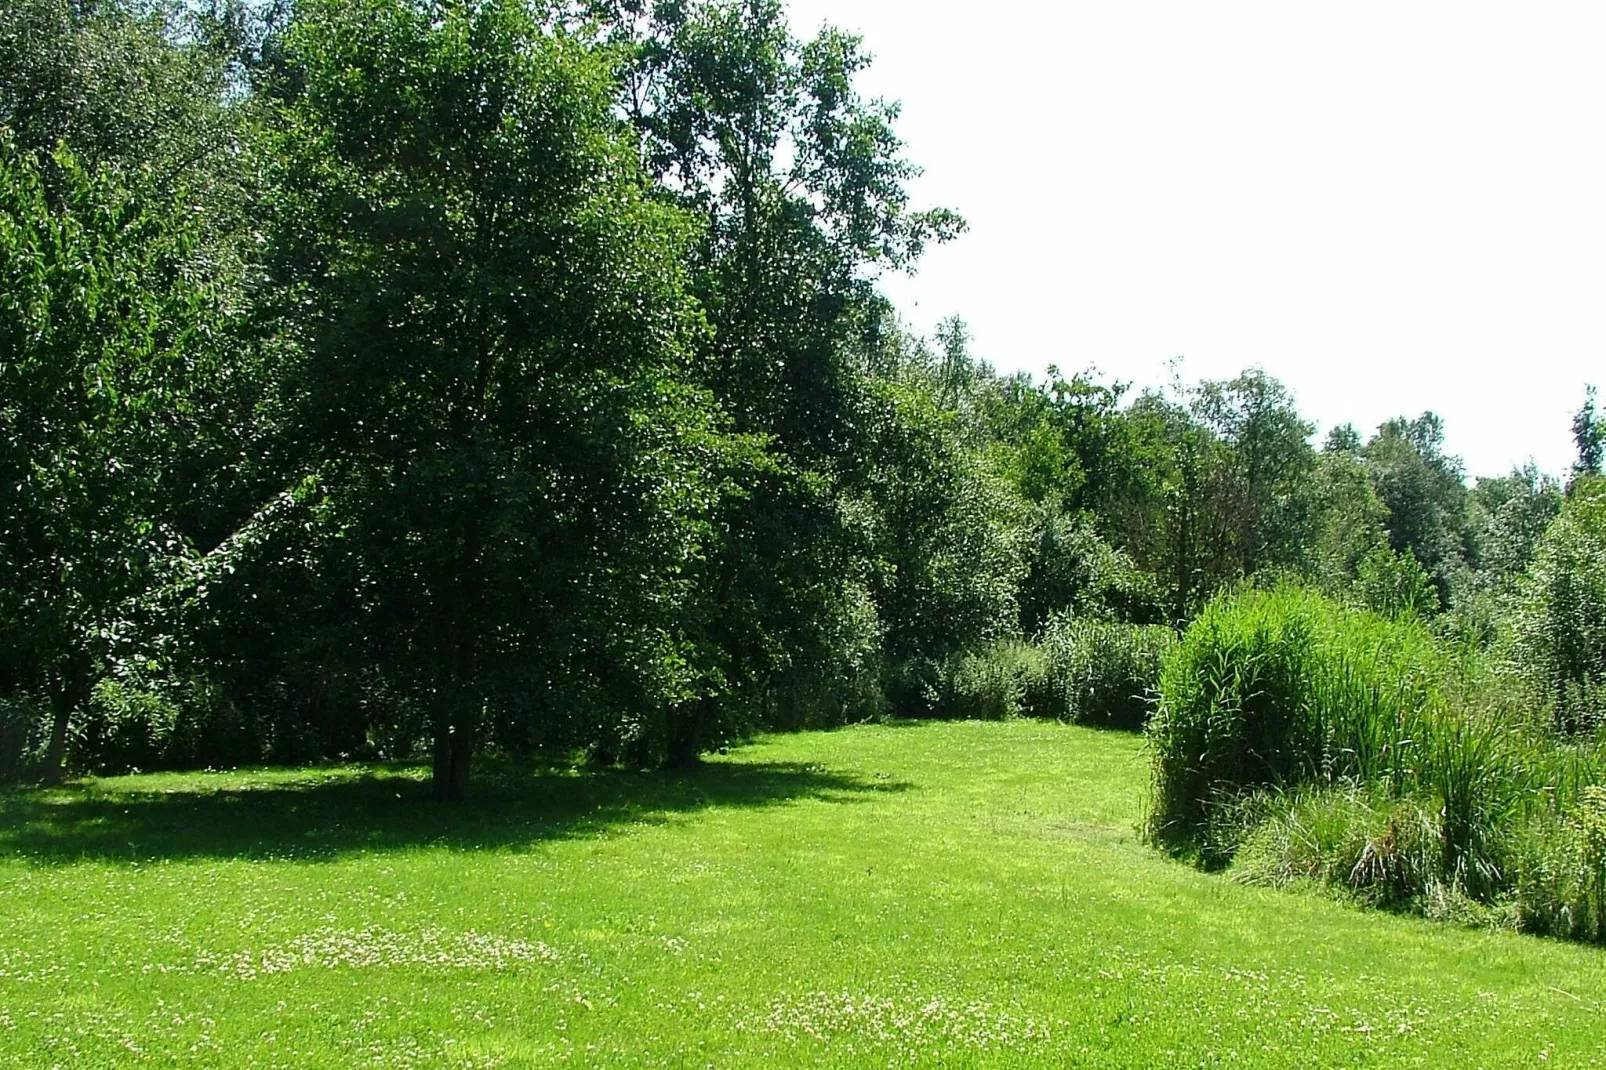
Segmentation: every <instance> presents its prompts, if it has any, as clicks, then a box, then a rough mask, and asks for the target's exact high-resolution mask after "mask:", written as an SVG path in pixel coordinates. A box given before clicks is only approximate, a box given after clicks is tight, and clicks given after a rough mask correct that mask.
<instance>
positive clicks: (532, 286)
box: [273, 0, 723, 798]
mask: <svg viewBox="0 0 1606 1070" xmlns="http://www.w3.org/2000/svg"><path fill="white" fill-rule="evenodd" d="M285 50H286V56H287V59H288V63H289V66H290V68H291V69H292V70H294V71H295V72H296V83H297V84H298V85H299V91H298V92H297V93H296V94H295V95H294V96H293V97H292V98H291V99H290V100H289V101H288V102H287V103H286V104H285V106H284V107H283V109H282V111H281V112H280V115H279V118H278V120H277V135H276V141H275V145H274V149H275V154H276V158H277V162H278V164H279V167H280V168H281V170H280V172H279V174H278V175H277V176H276V177H277V181H278V193H277V197H276V201H275V203H274V206H273V209H274V215H273V218H274V221H275V250H276V252H275V270H276V274H277V279H278V281H279V284H280V287H281V290H280V303H281V307H282V309H283V314H284V330H285V331H286V332H288V333H289V334H290V335H291V336H292V337H294V338H295V339H296V341H297V348H298V352H299V355H298V356H297V357H296V358H295V359H293V360H291V361H289V362H288V363H287V366H286V369H285V373H284V374H285V380H286V382H285V385H284V387H283V391H284V393H285V395H286V396H287V397H289V398H291V399H292V400H293V415H294V419H293V420H292V421H291V422H290V428H291V431H292V432H293V434H294V435H295V436H296V438H297V442H298V444H299V446H300V447H301V450H300V455H301V463H302V464H304V465H306V466H307V467H308V469H309V470H312V471H315V472H316V473H317V474H318V476H319V478H320V480H321V481H322V483H323V484H324V486H325V488H326V502H325V504H324V506H323V507H322V508H321V510H320V517H321V521H322V524H323V532H322V535H323V539H324V542H325V545H326V547H328V549H326V550H325V551H324V553H325V556H326V559H327V560H328V561H329V562H330V564H329V566H328V567H329V568H330V569H331V570H332V572H333V575H335V576H337V577H344V578H345V580H346V582H347V583H348V584H349V585H350V589H351V595H350V600H351V604H352V606H353V609H354V612H355V613H356V615H357V616H358V617H359V618H360V620H361V622H362V628H363V631H364V635H365V640H366V642H367V643H368V644H369V649H370V650H371V657H372V659H373V662H374V664H375V665H376V666H377V667H378V668H379V670H380V671H381V672H382V674H383V676H384V677H385V679H386V682H387V683H386V686H388V687H390V688H392V689H394V690H396V691H397V692H399V693H400V694H402V695H404V696H406V697H407V698H408V699H409V700H410V701H411V703H412V704H414V705H415V706H416V707H417V708H419V709H420V710H421V711H423V713H424V716H425V717H426V718H427V721H428V726H429V727H428V734H429V736H430V737H431V739H432V740H433V747H434V752H433V753H434V784H435V792H436V794H437V796H439V797H444V798H456V797H460V796H462V795H463V794H464V793H465V791H466V790H467V783H468V775H469V769H470V762H471V757H472V754H473V753H474V751H475V749H476V747H477V746H479V745H480V744H481V743H482V742H483V740H484V739H485V735H486V733H487V731H489V730H490V728H491V727H492V726H495V725H501V726H504V728H506V727H507V726H509V725H510V722H511V723H512V725H513V726H514V727H516V728H520V729H522V730H523V731H524V733H525V736H526V739H533V740H535V741H537V742H545V743H548V744H552V745H557V744H561V743H563V742H565V741H567V742H576V743H578V742H594V741H597V740H599V739H607V740H611V741H613V744H614V746H613V748H612V749H614V750H615V751H618V750H621V749H626V748H630V749H632V750H633V751H634V752H638V753H639V755H640V757H641V758H642V759H643V760H652V758H653V757H654V756H655V755H656V756H657V758H658V760H661V759H662V755H663V748H664V747H665V746H666V742H665V741H666V739H667V738H668V737H670V736H673V734H674V732H675V715H676V711H677V710H679V709H680V708H682V707H685V706H686V705H688V704H690V703H691V702H693V701H694V700H695V698H696V697H697V695H698V693H699V691H700V689H701V688H702V686H703V681H702V680H701V678H700V675H699V670H698V667H697V665H698V661H697V657H696V651H695V649H694V648H693V643H692V639H691V637H690V636H688V634H687V631H686V629H685V628H684V627H683V625H682V618H681V615H682V610H683V609H684V608H685V605H686V604H687V601H688V599H689V597H690V590H691V588H692V587H693V585H694V577H693V575H692V570H693V569H694V568H695V567H696V563H697V560H698V556H699V552H700V548H701V545H702V541H703V539H704V536H705V534H706V524H707V519H708V515H709V513H710V510H711V509H712V507H713V505H714V504H715V500H716V497H717V494H716V490H715V487H714V485H713V483H712V481H711V473H712V471H713V470H714V468H715V466H716V461H717V456H716V455H717V454H719V452H720V451H721V450H722V449H723V445H722V443H723V439H722V438H721V437H720V436H719V435H718V434H717V432H716V428H715V424H714V421H713V418H712V415H711V410H710V408H709V406H708V404H707V400H706V398H705V397H704V396H703V395H702V394H701V393H700V392H699V391H698V390H697V389H696V388H695V387H693V386H691V385H688V383H687V373H688V370H689V364H688V361H689V353H690V346H691V343H692V341H693V339H694V337H695V335H696V333H697V331H698V330H699V317H698V315H697V311H696V308H695V306H694V305H693V304H692V302H691V301H690V300H689V299H688V297H687V295H686V292H685V288H684V285H685V284H684V279H683V274H682V270H681V258H682V256H683V253H684V250H685V249H686V248H687V243H688V242H689V241H690V240H691V238H692V236H693V233H694V231H693V229H692V226H691V222H690V220H689V219H688V218H687V217H686V216H685V215H684V214H682V213H680V212H678V211H676V210H674V209H672V208H669V207H667V206H665V205H662V204H660V203H655V201H654V199H653V198H652V197H651V196H649V194H648V192H647V190H646V187H645V184H644V182H643V179H642V176H641V175H640V173H639V170H638V163H637V157H638V153H637V147H636V144H635V141H634V139H633V138H632V137H629V136H627V132H626V131H625V130H624V129H622V128H621V127H620V126H619V124H618V122H617V121H616V120H615V118H614V116H613V113H612V105H613V96H614V82H613V71H612V69H611V67H610V63H609V58H608V57H607V56H606V55H604V54H603V53H601V52H600V51H599V50H598V49H596V48H595V47H592V46H590V45H588V44H587V43H586V42H585V41H583V40H582V39H580V38H577V37H576V36H574V35H572V34H569V33H565V32H562V31H557V32H554V31H552V30H550V29H549V28H548V27H547V26H546V25H545V24H544V23H543V22H542V21H541V20H540V18H539V17H538V16H537V14H536V13H535V12H533V11H532V10H531V9H530V8H529V7H528V6H527V5H525V4H523V3H520V2H517V0H493V2H487V3H482V4H473V5H465V4H458V3H452V2H445V0H443V2H432V0H363V2H360V3H345V2H335V0H308V2H305V3H302V4H301V5H300V6H299V8H298V10H297V13H296V20H295V22H294V24H293V25H292V27H291V28H290V31H289V33H288V37H287V39H286V42H285ZM576 720H578V721H579V722H581V723H579V724H576V723H574V722H575V721H576ZM509 730H511V729H509ZM565 733H567V736H565Z"/></svg>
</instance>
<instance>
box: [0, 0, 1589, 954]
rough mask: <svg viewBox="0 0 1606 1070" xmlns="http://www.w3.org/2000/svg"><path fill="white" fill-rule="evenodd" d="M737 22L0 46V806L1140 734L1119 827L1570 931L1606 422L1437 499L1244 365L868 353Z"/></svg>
mask: <svg viewBox="0 0 1606 1070" xmlns="http://www.w3.org/2000/svg"><path fill="white" fill-rule="evenodd" d="M868 62H869V56H868V53H867V52H866V51H865V49H864V46H863V43H862V42H861V41H860V40H858V39H857V38H855V37H853V36H852V35H849V34H845V33H842V32H840V31H837V30H834V29H831V28H825V29H822V30H821V31H820V32H819V33H818V34H816V35H814V36H812V37H808V38H798V37H797V36H795V35H794V34H793V33H792V32H791V31H790V30H789V29H788V23H787V21H786V19H785V16H784V11H783V9H782V6H781V4H780V3H779V2H773V0H742V2H730V0H665V2H659V3H652V4H648V3H645V2H641V0H598V2H595V3H572V4H571V3H532V2H524V0H478V2H468V0H453V2H444V0H443V2H429V0H299V2H297V3H295V4H293V5H292V4H290V3H289V2H288V0H271V2H268V3H246V2H238V3H235V2H229V0H217V2H214V3H212V4H210V5H206V4H202V5H195V4H189V5H184V4H162V3H158V2H144V0H12V2H9V3H7V4H6V5H5V6H4V8H3V9H0V488H3V493H0V777H3V778H6V779H11V780H27V781H34V780H42V781H44V782H46V783H57V782H59V781H60V780H61V779H62V778H63V777H64V776H66V775H68V774H70V773H115V772H124V771H130V770H149V769H158V768H202V767H221V766H233V765H237V764H243V763H258V762H272V763H281V764H306V763H317V762H324V761H330V760H367V759H388V758H396V759H411V758H420V757H425V756H428V757H429V758H430V760H431V762H432V768H433V785H434V791H435V794H436V795H437V796H438V797H440V798H443V799H450V798H460V797H462V796H464V795H465V794H466V793H467V792H468V789H469V784H470V774H471V770H472V766H473V760H474V756H475V755H477V754H484V753H498V754H508V755H534V754H541V755H557V756H563V757H564V758H566V759H573V758H574V757H576V756H581V757H583V758H584V760H586V761H588V762H591V763H594V764H596V765H599V766H609V765H617V764H625V765H629V766H634V767H644V768H645V767H657V766H665V765H670V766H677V765H687V764H691V763H695V762H696V760H697V758H698V755H699V754H702V753H706V752H707V751H709V750H711V749H714V748H717V747H720V746H723V745H725V744H727V743H729V742H732V741H735V740H739V739H741V738H743V737H745V736H747V735H750V734H751V733H753V732H755V731H758V730H761V729H795V728H801V727H827V726H832V725H840V724H845V723H852V722H861V721H866V720H875V719H882V718H887V717H923V716H936V715H941V716H979V717H1011V716H1021V715H1036V716H1047V717H1057V718H1062V719H1067V720H1075V721H1080V722H1084V723H1091V724H1108V725H1113V726H1117V727H1127V728H1134V729H1135V728H1144V729H1145V730H1146V731H1147V733H1148V738H1149V742H1150V750H1151V753H1152V755H1153V759H1154V783H1153V790H1152V799H1151V804H1150V818H1149V829H1148V831H1149V834H1150V835H1151V836H1152V838H1153V839H1154V840H1155V841H1156V842H1157V843H1159V844H1161V845H1163V846H1165V847H1167V848H1169V849H1171V850H1174V851H1176V852H1178V853H1179V854H1183V855H1186V856H1188V857H1191V858H1194V859H1196V860H1197V861H1199V862H1200V863H1202V864H1205V865H1211V866H1226V867H1231V868H1232V870H1233V872H1234V873H1236V874H1237V875H1238V876H1240V877H1241V878H1242V879H1246V880H1254V881H1261V882H1265V883H1272V884H1284V883H1290V882H1296V881H1312V880H1314V881H1317V882H1319V883H1322V884H1324V885H1326V886H1329V887H1332V888H1335V889H1338V890H1340V891H1341V892H1342V893H1343V894H1346V895H1353V896H1356V897H1359V898H1361V899H1363V900H1365V901H1367V902H1371V903H1374V904H1377V905H1382V906H1388V907H1392V908H1397V909H1410V910H1417V911H1421V912H1426V913H1430V914H1441V915H1445V916H1462V917H1473V918H1478V919H1481V920H1484V921H1494V922H1499V923H1509V924H1511V925H1513V926H1515V927H1518V928H1524V929H1528V930H1535V931H1545V932H1553V933H1558V934H1562V935H1568V936H1574V937H1579V938H1585V939H1593V940H1606V789H1603V788H1602V785H1603V784H1606V737H1603V735H1602V723H1603V720H1606V692H1603V690H1602V689H1603V687H1606V482H1603V481H1602V479H1601V476H1600V473H1601V466H1602V454H1603V446H1606V430H1603V425H1602V423H1601V422H1600V421H1599V419H1598V417H1597V414H1596V409H1595V400H1594V395H1593V392H1592V391H1590V392H1587V393H1586V394H1585V397H1584V400H1583V404H1582V406H1581V408H1580V409H1579V411H1578V413H1577V416H1576V418H1575V421H1574V424H1573V428H1572V430H1573V434H1574V438H1575V441H1576V443H1577V450H1578V455H1577V461H1576V464H1575V465H1574V467H1573V469H1572V471H1571V472H1570V473H1568V475H1567V478H1566V480H1565V482H1563V481H1562V480H1560V479H1557V478H1553V477H1551V476H1549V475H1546V474H1544V473H1541V472H1540V471H1538V470H1537V469H1535V468H1533V467H1531V466H1530V467H1528V468H1525V469H1522V470H1519V471H1515V472H1512V473H1509V474H1506V475H1501V476H1495V477H1479V478H1477V479H1476V480H1473V481H1471V482H1470V483H1469V481H1468V479H1467V477H1466V473H1465V472H1464V471H1463V469H1462V466H1461V463H1460V462H1459V461H1458V459H1457V458H1455V457H1453V456H1450V455H1448V454H1447V453H1446V452H1445V446H1444V441H1445V440H1444V428H1443V425H1442V423H1441V421H1440V420H1439V419H1438V418H1437V417H1436V416H1434V415H1433V414H1432V413H1424V414H1422V415H1420V416H1416V417H1414V418H1413V417H1401V418H1399V419H1395V420H1390V421H1388V422H1386V423H1384V424H1383V425H1382V426H1381V427H1378V428H1376V429H1375V430H1374V431H1372V432H1370V433H1368V434H1365V435H1363V434H1362V433H1360V432H1358V431H1357V430H1356V429H1354V428H1352V427H1350V426H1347V425H1345V426H1340V427H1338V428H1336V429H1334V430H1333V431H1332V432H1331V433H1329V434H1328V435H1327V436H1326V439H1325V441H1324V442H1322V443H1321V444H1320V445H1319V446H1318V445H1317V444H1315V443H1314V441H1313V439H1314V426H1313V424H1312V423H1311V422H1310V421H1309V420H1307V419H1306V418H1305V417H1303V416H1302V415H1301V414H1300V413H1299V411H1298V409H1297V407H1296V405H1295V403H1294V399H1293V398H1292V396H1291V395H1290V393H1289V392H1288V390H1287V389H1286V388H1285V387H1284V386H1283V385H1282V384H1280V383H1279V382H1277V381H1276V380H1275V379H1273V378H1272V377H1270V376H1268V375H1266V374H1265V373H1264V372H1262V371H1259V370H1256V369H1250V370H1247V371H1245V372H1244V373H1243V374H1241V375H1240V376H1238V377H1236V378H1233V379H1230V380H1224V381H1205V382H1185V381H1183V380H1182V379H1181V378H1180V376H1179V377H1178V378H1177V379H1176V380H1175V381H1174V382H1173V383H1171V384H1170V385H1169V386H1167V387H1165V388H1162V389H1146V390H1136V391H1135V390H1133V389H1132V388H1131V387H1130V386H1129V385H1128V384H1123V383H1120V382H1115V381H1111V380H1109V379H1108V378H1106V377H1103V376H1101V375H1099V374H1097V373H1096V372H1094V371H1091V370H1089V371H1085V372H1081V373H1077V374H1064V373H1061V372H1060V371H1059V370H1057V369H1051V370H1050V372H1049V374H1048V376H1047V377H1046V378H1045V379H1042V380H1037V379H1034V378H1033V377H1031V376H1029V375H1026V374H1024V373H1023V374H1016V375H1003V374H999V373H998V372H996V371H995V370H993V369H992V368H991V367H990V366H988V365H987V364H986V363H985V362H982V361H980V360H978V359H977V358H976V357H975V356H974V355H973V353H972V351H971V348H970V340H969V337H968V335H967V332H966V329H965V326H964V324H963V322H962V321H961V320H959V319H958V318H957V317H956V318H953V319H950V320H948V321H946V322H945V323H944V324H943V325H942V326H941V327H940V328H939V329H938V330H937V331H936V332H935V335H934V336H933V337H931V338H922V337H918V336H916V335H914V334H913V333H911V332H910V331H909V330H908V329H906V328H905V327H904V326H903V325H902V324H901V323H900V321H899V319H898V317H897V315H896V313H895V311H894V309H893V308H892V307H891V306H890V305H889V303H888V302H887V300H886V299H885V298H884V297H883V296H882V294H881V292H880V290H879V289H878V280H879V278H880V277H881V276H882V275H884V274H885V273H887V272H891V271H902V270H910V269H912V268H913V267H914V265H915V264H916V263H917V261H918V259H919V257H920V255H921V252H922V250H923V249H924V248H926V247H927V246H929V245H930V244H932V243H937V242H943V241H947V240H949V239H951V238H953V237H955V236H956V235H958V234H959V233H961V232H962V230H963V229H964V222H963V220H962V219H961V218H960V217H959V216H958V215H957V214H955V213H954V212H952V211H949V210H946V209H940V208H922V207H918V206H916V205H914V204H913V203H911V199H910V194H909V188H908V187H909V181H910V179H911V178H913V177H914V176H915V175H916V174H917V173H918V172H917V170H916V168H915V167H914V165H913V164H912V163H911V162H910V161H908V160H907V159H906V158H905V156H904V155H903V151H902V146H901V144H900V143H899V140H898V138H897V135H896V132H895V121H896V118H897V107H896V105H894V104H891V103H889V102H886V101H881V100H874V99H867V98H865V97H864V96H863V95H862V94H861V92H860V91H859V89H858V88H857V85H856V79H857V77H858V75H859V74H860V73H861V72H862V71H863V70H864V68H865V67H866V65H867V64H868Z"/></svg>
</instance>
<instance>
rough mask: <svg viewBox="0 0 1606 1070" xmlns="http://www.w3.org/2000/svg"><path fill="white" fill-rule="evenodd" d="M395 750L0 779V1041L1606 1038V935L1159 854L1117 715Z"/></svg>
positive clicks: (1025, 1048) (470, 1057)
mask: <svg viewBox="0 0 1606 1070" xmlns="http://www.w3.org/2000/svg"><path fill="white" fill-rule="evenodd" d="M419 776H420V774H419V773H418V771H416V770H413V769H407V768H397V769H372V768H352V769H337V770H318V771H315V772H305V771H303V772H260V771H256V772H241V773H226V774H209V775H201V776H142V777H130V778H123V779H115V780H98V781H91V782H87V783H84V784H80V785H78V786H76V787H73V788H71V789H67V790H63V791H57V792H53V793H48V794H42V793H37V792H26V793H19V794H14V795H11V796H0V1065H17V1066H27V1067H34V1066H38V1067H48V1066H51V1065H60V1066H63V1067H74V1068H77V1067H95V1066H136V1065H145V1064H152V1065H175V1064H176V1065H202V1066H229V1067H246V1066H253V1067H272V1066H295V1067H320V1068H323V1067H329V1068H344V1067H359V1066H374V1067H412V1066H418V1067H424V1066H430V1067H433V1066H508V1067H534V1066H547V1065H551V1064H554V1063H562V1062H569V1063H573V1064H576V1065H585V1066H638V1065H639V1066H686V1067H704V1066H717V1067H723V1066H737V1065H747V1066H786V1065H796V1064H807V1065H834V1066H906V1065H941V1066H968V1065H989V1066H991V1065H999V1066H1040V1065H1049V1066H1098V1067H1148V1066H1214V1065H1242V1066H1279V1067H1281V1066H1286V1067H1309V1066H1396V1065H1399V1066H1446V1067H1455V1068H1457V1070H1472V1068H1474V1067H1508V1066H1606V1014H1603V1011H1602V1005H1601V1002H1600V1001H1601V1000H1602V999H1603V998H1606V953H1602V952H1600V951H1598V950H1593V949H1589V948H1584V947H1576V946H1569V945H1565V944H1561V943H1553V942H1547V941H1542V940H1538V939H1532V938H1524V937H1517V936H1511V935H1507V934H1500V933H1483V932H1474V931H1468V930H1463V929H1457V928H1454V927H1451V926H1447V925H1436V924H1433V923H1428V922H1423V921H1418V920H1413V919H1408V918H1398V917H1391V916H1386V915H1380V914H1369V913H1363V912H1360V911H1357V910H1354V909H1351V908H1348V907H1345V906H1343V905H1340V904H1336V903H1332V902H1329V901H1326V900H1324V899H1321V898H1318V897H1314V896H1302V895H1296V894H1285V893H1277V892H1268V891H1264V890H1258V889H1253V888H1246V887H1241V886H1237V885H1234V884H1232V883H1230V882H1228V881H1227V880H1225V879H1224V878H1222V877H1220V876H1211V875H1207V874H1203V873H1199V872H1196V871H1194V870H1192V869H1190V868H1188V867H1186V866H1184V865H1181V864H1179V863H1176V862H1173V861H1170V860H1168V859H1166V858H1164V857H1162V856H1160V855H1158V854H1156V853H1155V852H1153V851H1151V850H1150V849H1148V848H1146V847H1145V846H1143V844H1142V843H1141V842H1139V840H1138V838H1137V835H1136V832H1135V825H1136V822H1137V818H1138V812H1139V807H1140V803H1141V793H1142V790H1143V785H1144V783H1145V768H1144V758H1143V754H1142V744H1141V741H1140V740H1138V739H1136V738H1134V737H1131V736H1126V735H1120V734H1113V733H1099V732H1094V731H1089V730H1086V729H1078V728H1069V727H1062V726H1058V725H1053V724H1043V723H1036V722H1014V723H1004V724H977V723H953V724H932V725H923V726H915V727H903V726H891V727H874V728H869V727H867V728H857V729H850V730H845V731H840V732H832V733H811V734H804V735H795V736H779V737H772V738H768V739H766V740H764V741H762V742H760V743H758V744H755V745H753V746H750V747H745V748H742V749H740V750H739V751H737V752H735V753H733V754H731V755H730V756H729V757H723V758H716V759H713V760H711V761H710V762H709V763H708V765H707V767H706V768H704V769H703V770H701V771H699V772H697V773H695V774H691V775H686V776H668V775H662V776H659V775H652V776H648V775H626V774H614V775H603V776H594V775H575V774H569V773H567V772H564V771H549V772H544V773H541V772H531V771H529V770H523V771H520V770H514V769H500V770H495V771H492V772H491V773H490V774H489V775H488V776H487V777H486V779H485V781H484V782H483V784H482V790H481V793H480V796H479V797H478V798H477V799H476V800H475V801H474V802H472V803H469V804H467V805H463V806H457V807H440V806H436V805H433V804H430V803H428V802H426V801H425V800H424V798H423V794H424V791H423V785H422V783H421V781H420V780H419Z"/></svg>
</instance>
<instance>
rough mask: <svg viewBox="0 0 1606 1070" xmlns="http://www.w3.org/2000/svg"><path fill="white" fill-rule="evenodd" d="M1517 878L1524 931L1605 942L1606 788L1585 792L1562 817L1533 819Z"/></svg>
mask: <svg viewBox="0 0 1606 1070" xmlns="http://www.w3.org/2000/svg"><path fill="white" fill-rule="evenodd" d="M1515 877H1516V885H1517V890H1516V907H1517V916H1518V922H1519V924H1520V925H1521V927H1522V928H1524V929H1526V930H1529V931H1532V932H1541V933H1549V934H1551V935H1555V936H1566V937H1571V938H1573V939H1581V940H1592V941H1595V942H1597V943H1606V788H1601V787H1591V788H1587V789H1585V790H1584V792H1583V796H1582V798H1581V799H1580V801H1579V805H1578V806H1577V807H1575V808H1574V811H1573V813H1572V814H1571V815H1569V816H1568V817H1566V818H1558V817H1556V816H1554V815H1545V816H1543V817H1541V818H1539V819H1536V820H1535V821H1534V822H1533V823H1532V824H1531V825H1530V826H1529V828H1528V829H1527V830H1526V835H1525V836H1524V837H1523V839H1522V841H1521V844H1520V855H1519V858H1518V863H1517V872H1516V874H1515Z"/></svg>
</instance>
